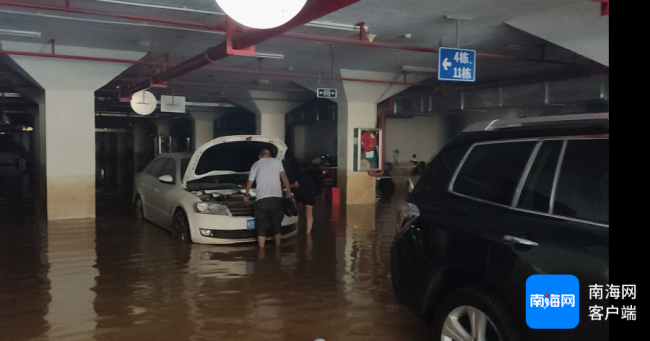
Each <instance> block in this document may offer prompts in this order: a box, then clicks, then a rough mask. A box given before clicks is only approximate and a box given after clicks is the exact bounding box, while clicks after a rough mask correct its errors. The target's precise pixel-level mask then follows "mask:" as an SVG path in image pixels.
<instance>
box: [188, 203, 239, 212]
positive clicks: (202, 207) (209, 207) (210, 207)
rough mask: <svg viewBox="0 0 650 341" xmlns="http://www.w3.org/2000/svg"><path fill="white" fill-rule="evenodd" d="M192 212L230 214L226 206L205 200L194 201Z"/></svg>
mask: <svg viewBox="0 0 650 341" xmlns="http://www.w3.org/2000/svg"><path fill="white" fill-rule="evenodd" d="M194 212H196V213H202V214H214V215H230V211H229V210H228V208H227V207H226V206H224V205H221V204H216V203H213V202H205V201H200V202H197V203H195V204H194Z"/></svg>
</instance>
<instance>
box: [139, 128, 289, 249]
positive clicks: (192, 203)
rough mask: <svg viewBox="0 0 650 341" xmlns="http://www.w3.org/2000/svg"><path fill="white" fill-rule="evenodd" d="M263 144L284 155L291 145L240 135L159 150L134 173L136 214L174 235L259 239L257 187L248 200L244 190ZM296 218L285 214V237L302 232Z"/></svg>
mask: <svg viewBox="0 0 650 341" xmlns="http://www.w3.org/2000/svg"><path fill="white" fill-rule="evenodd" d="M262 149H269V150H270V151H271V154H272V155H273V157H276V158H279V159H282V158H283V157H284V155H285V153H286V151H287V147H286V145H285V144H284V143H283V142H282V141H279V140H276V139H274V138H270V137H264V136H248V135H239V136H226V137H220V138H217V139H214V140H212V141H210V142H208V143H206V144H205V145H203V146H201V147H199V148H198V149H197V150H196V151H195V152H194V153H171V154H161V155H159V156H158V157H156V158H155V159H154V160H153V161H151V163H149V165H148V166H147V167H146V168H145V170H144V171H143V172H141V173H138V174H136V175H135V179H134V192H133V202H134V206H135V213H136V216H137V217H139V218H144V219H147V220H149V221H151V222H152V223H154V224H156V225H159V226H161V227H163V228H166V229H169V230H171V232H172V235H173V236H174V237H175V238H178V239H180V240H184V241H192V242H194V243H200V244H234V243H242V242H253V241H256V236H257V235H256V231H255V218H254V200H255V190H254V189H253V190H251V195H252V198H251V200H250V201H249V202H245V201H244V193H245V187H246V182H247V181H248V173H249V171H250V169H251V166H252V165H253V163H255V162H256V161H257V160H258V155H259V152H260V151H261V150H262ZM297 223H298V217H288V216H285V217H284V221H283V222H282V237H283V238H284V239H286V238H290V237H293V236H295V235H296V234H297V233H298V230H297ZM269 233H272V231H271V230H269ZM267 237H268V239H269V240H271V239H272V238H273V236H272V235H268V236H267Z"/></svg>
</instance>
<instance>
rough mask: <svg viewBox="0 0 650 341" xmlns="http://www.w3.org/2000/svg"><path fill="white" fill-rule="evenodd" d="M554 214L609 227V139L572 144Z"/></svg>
mask: <svg viewBox="0 0 650 341" xmlns="http://www.w3.org/2000/svg"><path fill="white" fill-rule="evenodd" d="M552 213H553V214H556V215H560V216H564V217H569V218H575V219H582V220H588V221H593V222H597V223H601V224H609V139H593V140H570V141H569V142H568V145H567V148H566V152H565V154H564V158H563V159H562V166H561V169H560V177H559V180H558V183H557V190H556V194H555V202H554V204H553V211H552Z"/></svg>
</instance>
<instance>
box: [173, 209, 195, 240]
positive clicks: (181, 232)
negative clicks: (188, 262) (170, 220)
mask: <svg viewBox="0 0 650 341" xmlns="http://www.w3.org/2000/svg"><path fill="white" fill-rule="evenodd" d="M172 236H173V237H174V238H176V239H178V240H179V241H182V242H190V241H192V238H191V236H190V224H189V222H188V221H187V216H186V215H185V212H183V211H180V210H179V211H178V212H176V213H175V214H174V224H173V225H172Z"/></svg>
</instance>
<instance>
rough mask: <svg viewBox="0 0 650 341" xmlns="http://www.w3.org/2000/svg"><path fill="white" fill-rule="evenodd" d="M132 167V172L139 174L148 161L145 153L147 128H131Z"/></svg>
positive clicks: (141, 126) (136, 126) (137, 126)
mask: <svg viewBox="0 0 650 341" xmlns="http://www.w3.org/2000/svg"><path fill="white" fill-rule="evenodd" d="M132 128H133V167H134V169H133V170H134V172H135V173H138V172H141V171H142V170H143V169H144V168H145V167H146V166H147V162H148V161H149V157H150V155H148V154H149V153H148V151H147V127H146V126H144V125H134V126H133V127H132Z"/></svg>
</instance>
